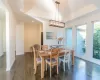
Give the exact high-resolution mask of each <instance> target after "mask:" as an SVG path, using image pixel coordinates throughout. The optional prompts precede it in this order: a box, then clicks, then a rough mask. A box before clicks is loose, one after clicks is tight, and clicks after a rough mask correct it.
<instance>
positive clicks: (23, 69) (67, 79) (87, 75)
mask: <svg viewBox="0 0 100 80" xmlns="http://www.w3.org/2000/svg"><path fill="white" fill-rule="evenodd" d="M60 66H61V67H60V68H59V75H57V74H56V69H55V67H54V68H53V69H52V78H51V79H50V77H49V68H48V71H47V72H45V78H44V79H42V80H100V66H99V65H96V64H93V63H91V62H87V61H84V60H81V59H79V58H75V65H74V67H71V69H70V70H68V69H67V65H66V72H64V71H63V68H62V67H63V66H62V64H61V65H60ZM33 72H34V69H33V56H32V54H25V55H23V56H17V57H16V62H15V64H14V66H13V68H12V70H11V71H10V72H6V71H0V80H41V69H40V65H39V67H38V70H37V74H36V75H34V73H33Z"/></svg>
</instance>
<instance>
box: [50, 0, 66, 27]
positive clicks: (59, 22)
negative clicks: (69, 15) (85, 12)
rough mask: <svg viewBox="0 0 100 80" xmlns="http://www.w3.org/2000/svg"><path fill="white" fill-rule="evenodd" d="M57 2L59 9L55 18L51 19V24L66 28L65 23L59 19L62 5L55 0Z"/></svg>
mask: <svg viewBox="0 0 100 80" xmlns="http://www.w3.org/2000/svg"><path fill="white" fill-rule="evenodd" d="M55 4H56V6H57V8H58V9H57V12H56V15H55V20H49V26H53V27H59V28H64V27H65V23H64V22H61V21H59V5H60V2H58V1H55ZM57 14H58V15H57Z"/></svg>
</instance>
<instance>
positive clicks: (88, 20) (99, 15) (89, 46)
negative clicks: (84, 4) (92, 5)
mask: <svg viewBox="0 0 100 80" xmlns="http://www.w3.org/2000/svg"><path fill="white" fill-rule="evenodd" d="M97 20H99V21H100V11H95V12H93V13H90V14H88V15H86V16H83V17H80V18H77V19H74V20H72V21H70V22H67V23H66V27H73V47H74V48H76V26H78V25H83V24H86V25H87V35H86V53H85V55H84V56H82V57H81V58H82V59H85V60H88V61H91V62H94V63H96V64H99V65H100V60H97V59H94V58H93V21H97ZM78 57H80V56H78Z"/></svg>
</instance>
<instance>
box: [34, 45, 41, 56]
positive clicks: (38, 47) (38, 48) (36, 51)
mask: <svg viewBox="0 0 100 80" xmlns="http://www.w3.org/2000/svg"><path fill="white" fill-rule="evenodd" d="M34 49H35V55H36V57H39V54H38V51H39V50H40V45H39V44H35V45H34Z"/></svg>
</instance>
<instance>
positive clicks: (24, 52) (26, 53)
mask: <svg viewBox="0 0 100 80" xmlns="http://www.w3.org/2000/svg"><path fill="white" fill-rule="evenodd" d="M24 53H25V54H31V53H32V52H24Z"/></svg>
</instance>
